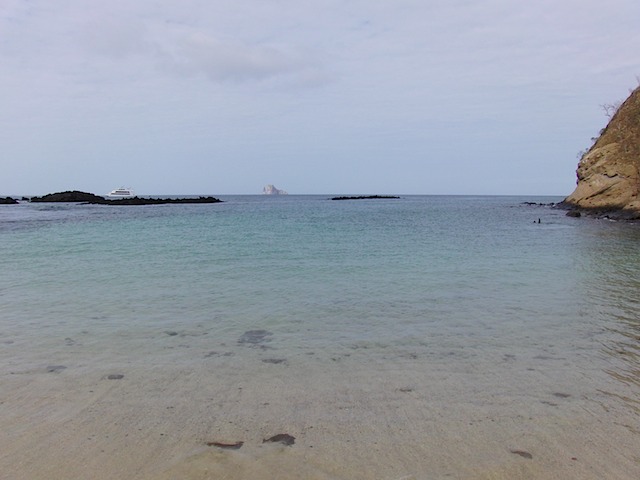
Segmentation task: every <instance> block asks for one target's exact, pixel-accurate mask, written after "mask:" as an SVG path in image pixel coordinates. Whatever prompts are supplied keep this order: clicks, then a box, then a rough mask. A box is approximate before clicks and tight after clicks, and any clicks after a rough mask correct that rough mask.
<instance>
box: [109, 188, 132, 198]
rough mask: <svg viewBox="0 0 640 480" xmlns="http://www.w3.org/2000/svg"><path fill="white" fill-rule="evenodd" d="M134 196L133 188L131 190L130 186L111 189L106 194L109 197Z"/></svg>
mask: <svg viewBox="0 0 640 480" xmlns="http://www.w3.org/2000/svg"><path fill="white" fill-rule="evenodd" d="M135 196H136V194H135V192H134V191H133V190H131V189H130V188H124V187H120V188H116V189H115V190H111V192H109V193H108V194H107V197H109V198H133V197H135Z"/></svg>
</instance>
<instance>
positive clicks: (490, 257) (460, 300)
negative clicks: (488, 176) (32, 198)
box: [0, 195, 640, 479]
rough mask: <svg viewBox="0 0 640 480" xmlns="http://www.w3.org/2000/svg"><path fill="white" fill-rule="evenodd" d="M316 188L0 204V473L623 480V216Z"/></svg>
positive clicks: (628, 411) (632, 368)
mask: <svg viewBox="0 0 640 480" xmlns="http://www.w3.org/2000/svg"><path fill="white" fill-rule="evenodd" d="M330 197H331V196H330V195H300V196H298V195H287V196H249V195H245V196H243V195H238V196H224V195H223V196H219V198H220V199H221V200H223V203H218V204H196V205H188V204H184V205H154V206H109V205H79V204H45V203H38V204H36V203H33V204H30V203H21V204H19V205H2V206H0V360H1V361H0V471H2V472H3V478H8V479H38V478H42V479H45V478H46V479H54V478H61V479H62V478H64V479H72V478H78V479H80V478H94V479H102V478H104V479H107V478H109V479H113V478H128V479H129V478H130V479H156V478H158V479H173V478H176V479H177V478H180V479H205V478H212V479H213V478H215V479H218V478H225V479H253V478H256V479H257V478H260V479H269V478H279V479H286V478H292V479H293V478H317V479H439V478H460V479H467V478H471V479H476V478H477V479H489V478H491V479H497V478H505V479H506V478H509V479H517V478H523V479H524V478H527V479H530V478H540V479H550V478H558V479H560V478H561V479H567V478H581V479H590V478H593V479H602V478H616V479H627V478H628V479H636V478H640V453H638V452H639V451H640V450H639V449H638V446H639V445H640V296H639V295H638V293H639V292H640V251H639V250H638V245H639V242H640V229H639V228H638V225H636V224H630V223H623V222H620V223H617V222H611V221H607V220H596V219H591V218H570V217H566V216H565V212H564V211H563V210H560V209H556V208H552V207H551V206H550V205H548V204H550V203H553V202H558V201H560V200H562V198H559V197H534V196H529V197H509V196H495V197H491V196H412V195H408V196H401V197H400V198H398V199H375V200H345V201H331V200H330ZM532 203H533V204H532ZM275 435H282V436H281V437H276V441H265V440H269V439H270V438H272V437H273V436H275ZM285 437H286V438H287V439H291V440H289V441H287V442H284V441H282V439H283V438H285ZM278 438H279V439H280V441H278V440H277V439H278Z"/></svg>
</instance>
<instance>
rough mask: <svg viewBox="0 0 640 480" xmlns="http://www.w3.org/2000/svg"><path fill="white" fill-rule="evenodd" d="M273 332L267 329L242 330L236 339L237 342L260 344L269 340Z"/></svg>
mask: <svg viewBox="0 0 640 480" xmlns="http://www.w3.org/2000/svg"><path fill="white" fill-rule="evenodd" d="M271 335H273V333H271V332H269V331H267V330H249V331H248V332H244V333H243V334H242V336H241V337H240V338H239V339H238V343H239V344H240V345H242V344H249V345H260V344H261V343H264V342H270V341H271V339H270V338H269V337H270V336H271Z"/></svg>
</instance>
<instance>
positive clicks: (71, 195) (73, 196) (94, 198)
mask: <svg viewBox="0 0 640 480" xmlns="http://www.w3.org/2000/svg"><path fill="white" fill-rule="evenodd" d="M104 200H105V199H104V198H103V197H99V196H98V195H94V194H93V193H86V192H80V191H78V190H71V191H66V192H57V193H49V194H48V195H43V196H42V197H31V201H32V202H69V203H79V202H86V203H93V202H95V203H98V202H101V201H104Z"/></svg>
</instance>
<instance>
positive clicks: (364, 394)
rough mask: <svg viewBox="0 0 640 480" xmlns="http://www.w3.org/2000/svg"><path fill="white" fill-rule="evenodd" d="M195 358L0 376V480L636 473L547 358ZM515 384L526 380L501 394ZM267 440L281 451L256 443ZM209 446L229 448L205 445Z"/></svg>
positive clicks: (596, 411) (592, 397)
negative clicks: (453, 362) (463, 362)
mask: <svg viewBox="0 0 640 480" xmlns="http://www.w3.org/2000/svg"><path fill="white" fill-rule="evenodd" d="M202 346H204V345H201V347H202ZM191 347H193V348H191V352H193V351H194V349H195V351H198V345H191ZM186 348H187V347H186V346H185V347H183V350H186ZM234 348H235V349H239V348H242V352H243V356H242V357H240V356H239V355H232V354H231V353H234ZM199 353H201V355H200V356H201V357H202V359H201V361H200V362H199V365H198V366H196V364H192V365H190V366H188V367H187V366H185V365H181V364H180V362H178V363H177V364H171V363H170V362H168V363H166V364H163V365H154V364H151V363H149V364H144V363H142V364H140V363H139V364H137V365H133V364H131V363H130V362H129V361H128V359H127V356H126V354H125V353H124V352H122V357H121V358H122V362H121V363H117V364H115V363H112V364H110V365H108V366H103V367H102V368H99V367H98V366H97V364H98V363H99V362H96V361H95V360H92V359H90V358H88V357H87V358H82V357H80V358H79V357H78V356H77V355H76V356H75V358H74V360H73V361H69V362H67V365H66V366H63V365H48V366H47V365H42V366H35V365H34V367H33V368H29V369H22V370H21V369H19V368H16V367H15V366H9V367H4V369H3V372H2V374H3V392H2V397H1V398H0V409H1V410H0V411H1V412H2V415H1V416H0V445H2V448H1V450H0V470H1V471H2V472H3V478H6V479H16V480H17V479H54V478H55V479H57V478H60V479H62V478H65V479H82V478H92V479H97V480H100V479H114V478H131V479H150V480H151V479H167V480H169V479H221V478H224V479H244V480H247V479H249V480H251V479H262V480H263V479H267V478H273V479H276V478H277V479H300V478H309V479H362V480H365V479H389V480H399V479H426V478H459V479H531V478H540V479H554V478H557V479H567V478H580V479H594V480H595V479H602V478H617V479H633V478H637V477H638V474H639V473H640V463H639V459H638V457H637V453H636V447H637V443H636V440H637V430H636V429H635V427H634V426H633V425H630V424H628V416H627V412H626V410H625V409H624V408H623V407H624V406H625V403H624V402H621V404H620V409H619V410H617V409H616V408H612V406H611V405H615V403H613V404H611V403H610V400H611V399H610V398H608V397H609V396H608V395H606V394H605V393H602V392H600V393H599V392H591V391H589V385H588V384H587V385H586V386H585V389H584V390H581V391H580V390H577V391H574V390H567V387H568V386H564V387H563V386H562V385H560V384H558V383H557V382H556V380H557V379H555V378H554V377H553V376H552V375H549V371H548V370H547V368H546V365H545V364H548V363H549V360H544V359H543V360H538V361H537V363H530V362H520V361H519V360H518V359H517V358H514V359H506V360H505V365H504V371H501V369H495V368H494V369H489V370H486V371H483V366H482V365H475V366H474V365H472V364H469V365H467V366H466V367H465V368H462V367H460V366H458V367H455V368H450V367H448V366H447V364H446V363H445V362H442V363H440V364H435V365H434V364H433V363H432V362H431V363H429V365H428V366H427V364H426V363H425V357H424V355H423V352H420V351H416V352H414V353H412V354H411V355H407V356H405V357H406V358H401V357H395V358H391V357H392V354H391V353H389V354H386V355H377V356H374V357H373V358H372V359H371V361H369V362H366V361H363V358H359V357H362V356H363V355H365V353H363V352H358V351H354V352H349V353H344V354H343V355H335V356H331V357H326V356H324V355H323V354H322V353H321V352H319V353H315V352H314V353H313V354H310V353H307V354H299V355H297V356H291V357H288V358H286V359H283V358H278V357H277V356H274V353H273V352H271V351H269V350H262V349H259V348H255V346H251V347H250V348H247V347H246V346H234V347H233V348H231V349H229V352H223V351H221V352H205V350H204V349H202V350H201V351H200V352H199ZM67 360H71V359H70V358H69V359H67ZM522 376H527V377H528V381H527V382H522V381H519V382H517V383H516V384H514V383H512V381H511V380H512V379H513V378H516V377H522ZM434 383H437V384H438V385H439V387H438V388H437V389H434V388H432V387H431V385H432V384H434ZM527 385H530V386H531V387H530V388H527ZM570 388H575V384H573V386H570ZM601 401H607V402H609V406H608V407H607V406H605V404H604V403H601ZM277 434H288V435H290V436H292V437H294V438H295V441H294V443H293V444H292V445H285V444H282V443H277V442H276V443H270V442H267V443H265V442H264V440H265V439H268V438H270V437H272V436H274V435H277ZM214 442H216V443H221V444H235V443H237V442H242V446H241V447H240V448H237V449H229V448H221V447H218V446H214V445H208V444H212V443H214Z"/></svg>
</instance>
